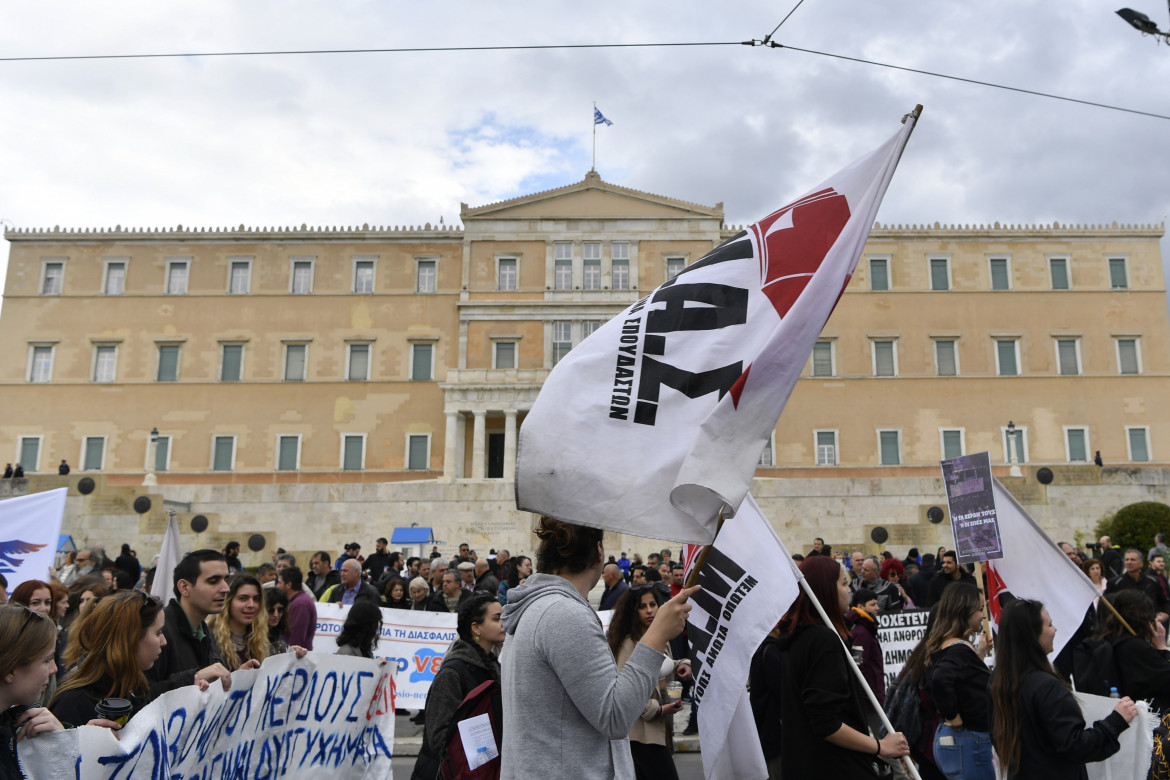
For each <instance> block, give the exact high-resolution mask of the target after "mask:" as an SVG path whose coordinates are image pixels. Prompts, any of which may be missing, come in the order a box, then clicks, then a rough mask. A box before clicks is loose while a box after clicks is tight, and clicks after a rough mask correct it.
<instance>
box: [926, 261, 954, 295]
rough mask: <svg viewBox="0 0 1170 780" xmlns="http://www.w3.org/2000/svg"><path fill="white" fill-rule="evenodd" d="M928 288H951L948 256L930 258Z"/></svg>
mask: <svg viewBox="0 0 1170 780" xmlns="http://www.w3.org/2000/svg"><path fill="white" fill-rule="evenodd" d="M930 289H932V290H949V289H951V264H950V260H949V258H946V257H932V258H930Z"/></svg>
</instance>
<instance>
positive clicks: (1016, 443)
mask: <svg viewBox="0 0 1170 780" xmlns="http://www.w3.org/2000/svg"><path fill="white" fill-rule="evenodd" d="M1000 431H1002V432H1003V459H1004V462H1005V463H1027V462H1028V429H1027V428H1026V427H1023V426H1018V427H1016V428H1015V429H1014V430H1011V431H1009V430H1008V428H1007V426H1006V425H1005V426H1002V427H1001V428H1000Z"/></svg>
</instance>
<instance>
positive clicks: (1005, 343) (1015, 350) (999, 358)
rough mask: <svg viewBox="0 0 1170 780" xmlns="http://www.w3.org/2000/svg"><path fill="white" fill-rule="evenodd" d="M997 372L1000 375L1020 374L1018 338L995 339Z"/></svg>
mask: <svg viewBox="0 0 1170 780" xmlns="http://www.w3.org/2000/svg"><path fill="white" fill-rule="evenodd" d="M995 373H997V374H998V375H1000V376H1019V375H1020V342H1019V340H1018V339H996V340H995Z"/></svg>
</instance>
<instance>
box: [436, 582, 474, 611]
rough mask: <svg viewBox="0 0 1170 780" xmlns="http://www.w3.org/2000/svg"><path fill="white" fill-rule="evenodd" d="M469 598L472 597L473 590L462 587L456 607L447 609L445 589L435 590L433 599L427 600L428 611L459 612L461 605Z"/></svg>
mask: <svg viewBox="0 0 1170 780" xmlns="http://www.w3.org/2000/svg"><path fill="white" fill-rule="evenodd" d="M469 598H471V591H468V590H464V589H463V588H460V589H459V603H458V604H456V605H455V609H453V610H451V609H447V602H446V600H445V599H444V598H443V589H442V588H440V589H439V590H436V591H435V594H434V595H433V596H431V600H430V601H428V602H427V612H458V611H459V607H462V606H463V602H465V601H467V600H468V599H469Z"/></svg>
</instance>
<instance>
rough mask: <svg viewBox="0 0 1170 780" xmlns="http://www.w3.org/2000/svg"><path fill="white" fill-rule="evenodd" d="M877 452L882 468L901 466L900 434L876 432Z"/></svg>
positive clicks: (897, 432) (899, 432)
mask: <svg viewBox="0 0 1170 780" xmlns="http://www.w3.org/2000/svg"><path fill="white" fill-rule="evenodd" d="M878 451H879V454H880V456H881V464H882V465H883V466H900V465H901V464H902V432H901V431H878Z"/></svg>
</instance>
